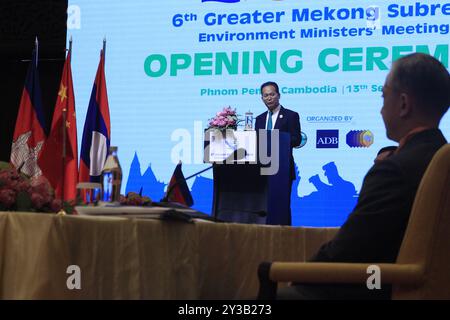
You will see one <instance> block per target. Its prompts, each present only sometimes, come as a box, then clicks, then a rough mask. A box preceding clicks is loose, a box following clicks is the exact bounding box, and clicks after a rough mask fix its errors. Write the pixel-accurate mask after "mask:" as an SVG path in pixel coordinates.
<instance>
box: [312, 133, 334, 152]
mask: <svg viewBox="0 0 450 320" xmlns="http://www.w3.org/2000/svg"><path fill="white" fill-rule="evenodd" d="M316 148H318V149H325V148H327V149H328V148H339V130H317V136H316Z"/></svg>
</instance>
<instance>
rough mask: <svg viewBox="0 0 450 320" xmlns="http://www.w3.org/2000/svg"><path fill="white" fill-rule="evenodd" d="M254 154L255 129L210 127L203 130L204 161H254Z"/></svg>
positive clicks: (255, 152)
mask: <svg viewBox="0 0 450 320" xmlns="http://www.w3.org/2000/svg"><path fill="white" fill-rule="evenodd" d="M208 142H209V144H208ZM244 150H245V152H243V151H244ZM236 151H237V152H236ZM233 153H234V154H233ZM256 154H257V140H256V131H235V130H232V129H227V130H215V129H211V130H208V131H206V132H205V157H204V160H205V162H209V163H215V162H223V161H226V163H256Z"/></svg>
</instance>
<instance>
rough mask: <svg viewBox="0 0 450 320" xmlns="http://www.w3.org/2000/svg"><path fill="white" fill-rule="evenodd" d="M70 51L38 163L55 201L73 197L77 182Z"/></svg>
mask: <svg viewBox="0 0 450 320" xmlns="http://www.w3.org/2000/svg"><path fill="white" fill-rule="evenodd" d="M71 51H72V50H70V49H69V52H68V53H67V58H66V62H65V63H64V69H63V72H62V76H61V83H60V86H59V91H58V97H57V99H56V104H55V111H54V112H53V120H52V127H51V130H50V134H49V136H48V138H47V140H46V141H45V143H44V147H43V149H42V155H41V157H40V159H39V161H38V163H39V166H40V168H41V169H42V172H43V174H44V176H45V177H46V178H47V179H48V181H49V182H50V184H51V185H52V187H53V188H54V189H55V193H56V198H57V199H62V200H73V199H75V198H76V185H77V181H78V146H77V121H76V116H75V96H74V92H73V82H72V70H71V56H72V54H71Z"/></svg>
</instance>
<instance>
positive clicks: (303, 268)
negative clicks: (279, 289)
mask: <svg viewBox="0 0 450 320" xmlns="http://www.w3.org/2000/svg"><path fill="white" fill-rule="evenodd" d="M371 265H376V266H378V267H379V268H380V271H381V272H380V280H381V283H390V284H407V285H416V284H419V283H420V282H421V281H422V280H423V276H424V270H423V268H422V267H421V266H420V265H418V264H393V263H379V264H375V263H325V262H273V263H272V264H271V267H270V271H269V279H270V280H271V281H274V282H289V281H293V282H302V283H360V284H365V283H366V281H367V279H368V278H369V277H370V276H371V275H372V274H373V272H368V271H367V268H368V267H369V266H371Z"/></svg>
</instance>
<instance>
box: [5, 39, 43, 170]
mask: <svg viewBox="0 0 450 320" xmlns="http://www.w3.org/2000/svg"><path fill="white" fill-rule="evenodd" d="M37 61H38V57H37V39H36V48H35V49H34V50H33V54H32V59H31V62H30V65H29V66H28V71H27V77H26V80H25V86H24V88H23V91H22V98H21V100H20V106H19V113H18V114H17V120H16V127H15V129H14V136H13V143H12V147H11V158H10V161H11V164H12V165H13V166H14V167H15V168H16V169H17V170H18V171H20V172H22V173H24V174H26V175H28V176H30V177H36V176H39V175H41V174H42V171H41V169H40V168H39V165H38V163H37V160H38V158H39V156H40V153H41V149H42V145H43V144H44V141H45V139H46V133H45V130H46V125H45V115H44V110H43V108H42V100H41V88H40V86H39V75H38V70H37Z"/></svg>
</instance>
